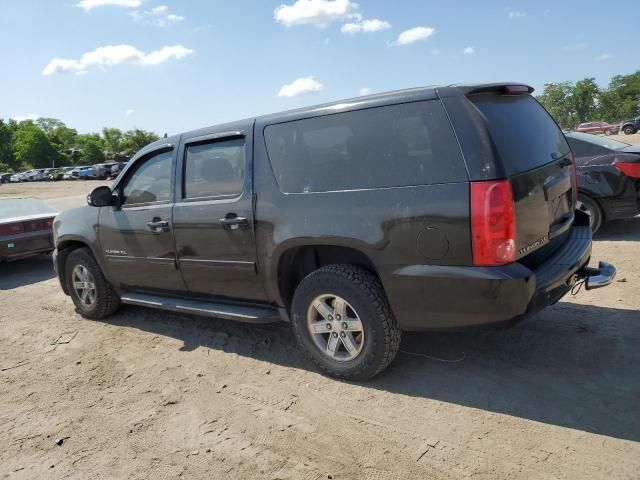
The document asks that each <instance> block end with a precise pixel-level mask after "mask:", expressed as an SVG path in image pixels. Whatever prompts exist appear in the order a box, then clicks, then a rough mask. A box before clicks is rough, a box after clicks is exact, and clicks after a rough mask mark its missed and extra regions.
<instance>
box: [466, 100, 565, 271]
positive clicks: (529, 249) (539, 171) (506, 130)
mask: <svg viewBox="0 0 640 480" xmlns="http://www.w3.org/2000/svg"><path fill="white" fill-rule="evenodd" d="M529 91H530V90H528V89H526V90H524V91H519V90H518V89H515V92H517V93H515V94H514V93H513V92H508V90H506V89H503V90H497V91H496V90H490V91H481V92H479V93H473V92H472V93H471V94H468V95H467V98H468V100H470V101H471V103H472V104H473V105H474V106H475V108H476V109H477V111H479V113H480V118H481V119H482V121H483V123H484V125H485V127H486V132H487V135H488V142H489V143H490V148H491V150H492V153H491V157H492V162H493V163H494V168H493V173H494V174H495V175H497V176H498V177H501V178H507V179H509V180H510V182H511V186H512V189H513V200H514V204H515V222H516V241H515V247H516V248H515V249H516V259H517V260H521V261H522V262H523V263H525V264H527V266H530V267H535V266H536V264H539V263H541V262H542V261H544V259H545V258H546V257H547V256H549V255H551V253H553V251H555V250H556V249H557V248H558V247H559V246H561V245H562V243H563V241H564V240H565V239H566V237H567V235H568V232H569V230H570V228H571V226H572V224H573V220H574V207H575V200H574V185H575V173H574V169H573V160H572V155H571V150H570V148H569V145H568V144H567V141H566V139H565V137H564V135H563V133H562V131H561V130H560V129H559V128H558V126H557V124H556V123H555V121H554V120H553V119H552V118H551V116H550V115H549V114H548V113H547V111H546V110H545V109H544V108H543V107H542V106H541V105H540V104H539V103H538V102H537V101H536V100H535V99H534V98H533V97H532V96H531V95H529ZM472 177H473V175H472ZM485 179H486V178H482V180H485ZM472 180H473V178H472Z"/></svg>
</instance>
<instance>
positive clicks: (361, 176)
mask: <svg viewBox="0 0 640 480" xmlns="http://www.w3.org/2000/svg"><path fill="white" fill-rule="evenodd" d="M264 135H265V140H266V144H267V150H268V153H269V158H270V160H271V165H272V167H273V171H274V173H275V176H276V179H277V181H278V185H279V187H280V190H282V191H283V192H290V193H300V192H325V191H332V190H350V189H361V188H381V187H398V186H409V185H425V184H433V183H446V182H456V181H463V180H467V175H466V170H465V168H464V164H463V162H462V158H461V156H460V150H459V147H458V144H457V142H456V140H455V137H454V135H453V132H452V131H451V127H450V124H449V122H448V119H447V117H446V115H445V113H444V109H443V107H442V105H441V103H440V102H438V101H428V102H417V103H408V104H403V105H392V106H387V107H378V108H370V109H366V110H358V111H353V112H346V113H337V114H333V115H326V116H323V117H315V118H309V119H304V120H297V121H294V122H287V123H281V124H277V125H270V126H268V127H267V128H266V129H265V131H264Z"/></svg>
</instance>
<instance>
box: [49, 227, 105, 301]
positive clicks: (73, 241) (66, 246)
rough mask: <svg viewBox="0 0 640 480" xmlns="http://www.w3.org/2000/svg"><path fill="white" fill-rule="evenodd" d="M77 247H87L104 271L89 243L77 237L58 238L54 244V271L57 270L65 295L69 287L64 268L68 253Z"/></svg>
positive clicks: (67, 293)
mask: <svg viewBox="0 0 640 480" xmlns="http://www.w3.org/2000/svg"><path fill="white" fill-rule="evenodd" d="M79 248H87V249H88V250H89V251H90V252H91V255H93V258H95V259H96V262H97V263H98V265H99V266H100V268H101V269H102V271H103V274H104V273H105V272H104V269H103V268H102V266H101V265H100V261H99V259H98V257H97V256H96V253H95V252H94V250H93V248H92V247H91V245H90V244H89V242H87V241H85V240H83V239H78V238H73V237H71V238H65V239H62V240H58V243H57V245H56V252H57V254H56V257H55V262H56V265H55V267H56V271H57V272H58V278H59V280H60V285H61V287H62V290H63V291H64V293H65V294H66V295H69V288H68V286H67V282H66V280H65V279H66V268H67V258H68V257H69V254H70V253H71V252H73V251H74V250H78V249H79Z"/></svg>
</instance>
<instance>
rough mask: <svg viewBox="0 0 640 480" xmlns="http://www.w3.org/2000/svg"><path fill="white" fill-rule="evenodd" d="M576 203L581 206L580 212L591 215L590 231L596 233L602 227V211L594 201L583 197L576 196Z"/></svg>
mask: <svg viewBox="0 0 640 480" xmlns="http://www.w3.org/2000/svg"><path fill="white" fill-rule="evenodd" d="M578 201H579V202H580V203H581V204H582V205H581V207H580V210H582V211H583V212H587V213H588V214H589V215H591V231H592V232H593V233H596V232H597V231H598V230H599V229H600V227H601V226H602V220H603V215H602V209H601V208H600V206H599V205H598V204H597V203H596V201H595V200H593V199H591V198H589V197H587V196H585V195H578Z"/></svg>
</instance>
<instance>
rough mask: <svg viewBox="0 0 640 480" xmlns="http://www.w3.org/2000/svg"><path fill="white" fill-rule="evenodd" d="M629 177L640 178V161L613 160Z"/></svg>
mask: <svg viewBox="0 0 640 480" xmlns="http://www.w3.org/2000/svg"><path fill="white" fill-rule="evenodd" d="M613 165H614V166H615V167H617V168H618V170H620V171H621V172H622V173H624V174H625V175H626V176H627V177H633V178H640V162H613Z"/></svg>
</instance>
